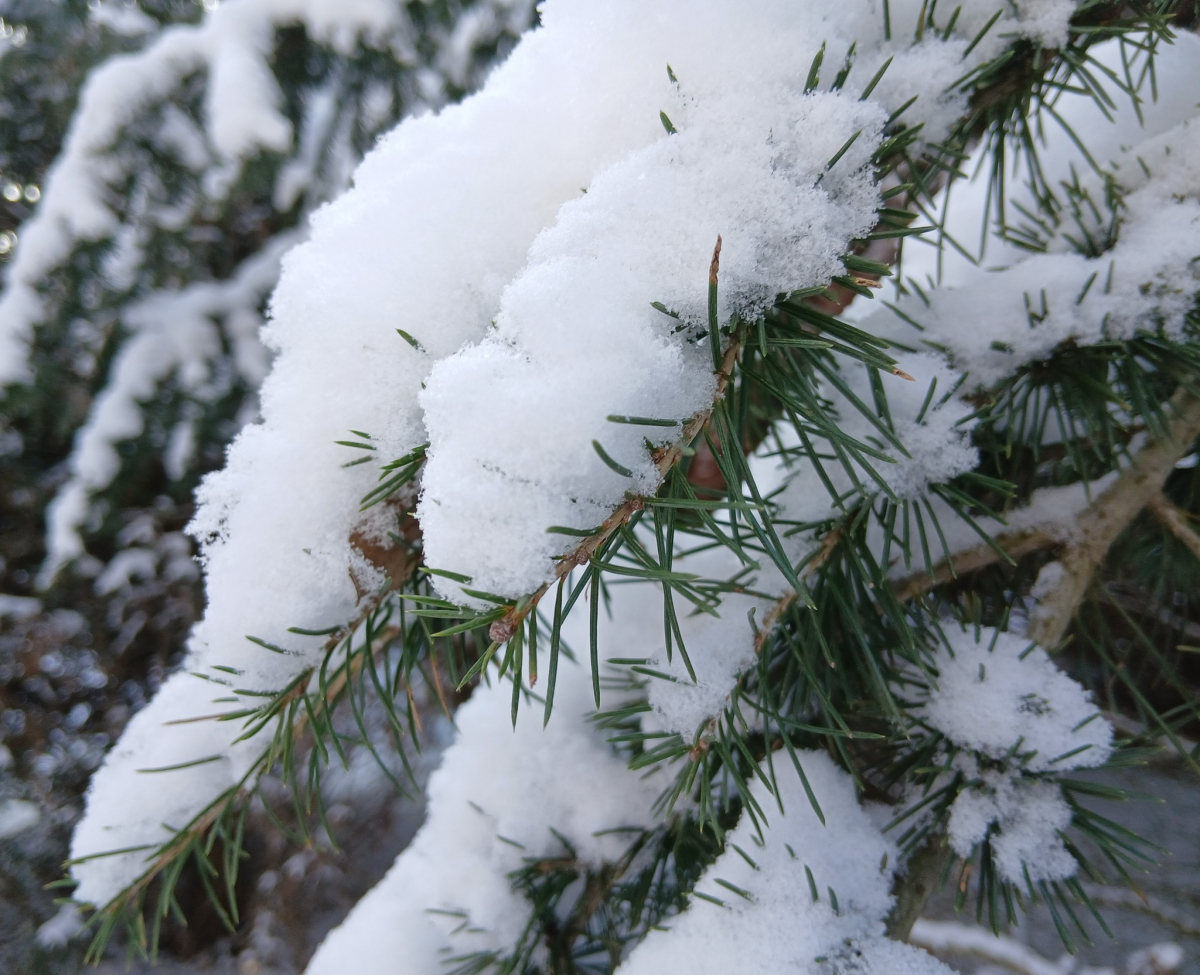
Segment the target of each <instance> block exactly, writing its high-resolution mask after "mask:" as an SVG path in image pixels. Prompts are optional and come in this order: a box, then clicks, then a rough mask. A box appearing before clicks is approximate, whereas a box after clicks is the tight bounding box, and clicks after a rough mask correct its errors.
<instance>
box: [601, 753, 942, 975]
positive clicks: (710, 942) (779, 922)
mask: <svg viewBox="0 0 1200 975" xmlns="http://www.w3.org/2000/svg"><path fill="white" fill-rule="evenodd" d="M798 757H799V760H800V763H801V765H802V766H803V767H804V772H805V775H806V776H807V778H808V781H809V784H810V785H811V786H812V790H813V793H814V795H815V796H816V798H817V801H818V803H819V804H820V806H821V811H822V812H823V813H824V814H825V825H822V824H821V822H820V820H819V819H818V818H817V815H816V813H815V812H814V811H813V809H812V806H811V805H810V803H809V801H808V798H807V797H806V796H805V793H804V789H803V787H802V785H801V782H800V777H799V776H798V775H797V774H796V771H795V770H794V769H793V768H792V766H791V763H790V762H788V761H786V760H785V761H783V762H778V761H777V762H776V781H777V783H778V794H777V796H772V795H770V794H769V793H768V792H767V790H766V788H765V786H764V785H763V783H762V782H761V780H759V779H757V778H756V779H754V780H753V784H752V785H751V793H752V795H753V797H754V799H755V801H756V802H757V803H759V804H760V805H761V807H762V808H763V809H764V810H765V812H766V816H767V818H768V824H767V826H766V827H765V828H763V829H762V831H761V837H760V835H759V830H758V829H757V828H756V827H755V825H754V824H753V822H752V821H751V817H750V816H749V815H748V814H747V813H746V812H743V813H742V818H741V820H740V821H739V822H738V825H737V827H736V828H735V829H734V830H732V831H731V832H730V833H729V835H728V837H727V838H726V848H725V852H724V853H723V854H721V856H720V857H719V858H718V859H717V861H716V863H714V864H713V865H712V866H711V867H709V868H708V869H707V870H706V871H705V872H704V875H703V876H702V877H701V878H700V880H699V882H698V883H697V884H696V890H697V891H698V892H700V893H703V894H705V895H707V896H708V897H712V898H716V899H717V900H718V901H719V902H720V904H714V903H712V901H709V900H703V899H700V898H693V900H692V903H691V905H690V906H689V908H688V910H687V911H685V912H684V913H683V914H682V915H680V916H679V917H676V918H674V919H672V920H670V921H668V922H665V923H664V927H666V928H667V930H665V931H663V930H655V931H651V932H650V934H648V935H647V936H646V938H645V940H644V941H643V942H642V943H641V944H640V945H638V946H637V947H636V948H634V949H633V951H632V952H631V954H630V956H629V960H628V961H626V962H625V964H623V965H621V966H620V968H618V972H620V973H621V975H658V973H661V972H682V971H686V972H694V973H696V975H709V973H712V975H718V973H726V972H735V971H736V972H745V973H747V975H757V973H762V975H775V973H777V972H812V973H817V972H821V971H822V968H821V962H820V960H821V959H824V958H826V957H828V956H830V955H833V954H835V953H837V952H838V951H839V949H842V948H843V947H844V946H845V943H846V942H859V943H862V942H870V941H873V940H874V939H876V938H880V937H882V935H883V918H884V916H885V915H886V914H887V912H888V910H889V909H890V908H891V905H892V898H891V894H890V889H891V882H892V871H891V869H890V868H889V867H888V866H887V864H888V863H890V864H892V865H894V864H895V862H896V856H897V850H896V848H895V847H894V846H893V844H892V843H891V841H890V840H887V839H885V838H884V836H883V834H882V833H880V831H879V829H878V827H877V826H876V825H875V824H874V822H872V820H871V818H870V817H869V816H868V814H867V812H866V811H865V810H864V809H863V808H862V807H861V806H860V805H859V802H858V799H857V797H856V796H855V794H854V784H853V782H852V781H851V779H850V776H849V775H848V774H846V773H845V772H843V771H842V770H841V769H839V768H837V767H836V766H835V765H834V764H833V761H832V760H831V759H830V758H829V756H828V755H827V754H825V753H824V752H813V751H801V752H799V753H798ZM780 807H782V812H781V811H780ZM739 851H740V852H739ZM885 858H886V860H885ZM809 872H811V876H812V883H813V884H815V886H816V891H817V896H816V898H814V897H813V894H812V888H811V887H810V883H809V879H808V878H809ZM718 880H722V881H725V883H726V884H730V885H732V886H733V887H736V888H738V889H739V890H742V891H745V892H746V896H745V897H743V896H741V895H739V894H738V893H736V892H735V891H733V890H731V889H730V888H729V887H727V886H725V885H723V884H720V883H718ZM831 888H832V893H831V892H830V890H831ZM835 896H836V902H837V906H836V908H835V906H834V897H835ZM931 961H932V959H931ZM850 970H852V969H850ZM868 970H869V969H868ZM918 971H922V972H925V971H928V972H931V973H932V972H936V971H937V969H935V968H932V967H931V968H928V969H918Z"/></svg>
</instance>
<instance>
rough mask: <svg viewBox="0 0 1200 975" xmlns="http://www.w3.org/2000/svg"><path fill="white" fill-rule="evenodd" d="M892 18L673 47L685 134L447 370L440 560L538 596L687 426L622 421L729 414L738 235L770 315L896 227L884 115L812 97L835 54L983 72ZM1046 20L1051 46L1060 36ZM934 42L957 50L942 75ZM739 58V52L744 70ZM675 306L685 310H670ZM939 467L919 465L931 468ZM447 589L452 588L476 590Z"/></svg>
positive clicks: (432, 511) (816, 21) (585, 219)
mask: <svg viewBox="0 0 1200 975" xmlns="http://www.w3.org/2000/svg"><path fill="white" fill-rule="evenodd" d="M968 6H969V5H968ZM1053 6H1055V7H1056V8H1057V9H1059V10H1060V12H1061V10H1062V9H1069V8H1070V6H1071V5H1070V4H1066V5H1064V4H1061V3H1060V4H1054V5H1053ZM1029 7H1030V9H1034V8H1037V9H1038V10H1041V11H1042V13H1044V12H1045V11H1044V10H1042V6H1041V5H1036V4H1031V5H1029ZM874 13H875V11H873V10H872V11H870V12H868V11H866V10H862V9H859V8H858V6H857V5H855V4H847V5H843V6H841V7H839V8H837V10H828V9H827V10H819V8H818V7H817V6H816V5H812V6H811V7H806V6H802V5H792V7H791V9H789V10H787V11H784V10H778V9H775V6H774V5H764V6H763V7H762V9H755V11H754V13H753V14H751V13H745V16H744V18H743V20H744V21H745V22H744V23H739V24H738V25H737V26H736V29H735V28H732V27H731V29H730V32H728V33H727V34H726V37H725V43H724V44H723V45H722V49H721V55H720V56H721V59H722V60H719V61H713V62H712V63H709V64H704V65H700V64H697V65H695V66H694V67H693V65H692V64H691V63H689V62H688V61H686V60H683V59H682V55H683V52H684V50H685V49H684V47H683V45H682V44H679V45H678V49H679V51H680V55H678V56H674V55H670V54H669V53H668V57H667V59H668V60H670V61H671V62H672V64H673V66H674V68H675V74H676V76H677V77H678V78H679V79H680V83H679V89H678V91H677V92H670V93H664V99H663V102H662V103H661V104H662V105H663V107H664V108H665V109H667V110H668V111H669V114H670V116H671V118H672V121H673V122H674V124H675V127H676V128H678V130H679V131H678V134H676V135H671V136H667V135H665V134H664V135H662V136H661V137H660V138H659V140H658V141H657V143H656V144H654V145H652V146H650V147H647V148H646V149H645V150H643V151H642V152H640V153H636V154H634V155H632V156H630V157H628V158H626V159H623V160H622V161H621V162H620V163H619V164H618V165H616V166H614V167H613V168H612V169H611V170H610V171H609V172H607V173H605V174H604V175H603V176H602V177H601V178H600V179H598V180H597V181H596V182H595V184H594V185H592V186H591V187H589V188H588V192H587V195H586V196H584V197H582V198H581V199H577V200H574V201H572V202H570V203H568V204H567V205H566V206H564V207H563V209H562V211H561V212H560V214H559V218H558V221H557V223H556V224H555V226H554V227H552V228H549V229H548V230H546V231H545V232H544V233H543V234H542V235H541V236H540V237H539V238H538V240H537V242H536V244H535V245H534V247H533V248H532V249H531V251H530V255H529V263H528V264H527V265H526V267H525V268H524V269H523V271H522V273H521V275H520V276H519V277H518V278H517V280H516V281H514V282H513V283H512V284H511V285H510V286H509V287H508V289H507V290H506V291H505V293H504V296H503V298H502V301H501V306H500V310H499V314H498V316H497V318H496V328H495V330H494V331H493V332H491V333H489V335H488V336H487V338H486V339H485V340H484V341H483V342H481V343H480V344H478V345H476V346H473V347H470V348H467V349H464V350H463V351H462V352H460V353H459V354H458V355H456V356H453V357H451V358H449V359H448V360H447V361H445V362H442V363H439V364H438V365H437V366H436V367H435V368H434V370H433V372H432V374H431V376H430V379H429V382H428V386H427V389H426V391H425V393H424V394H423V396H422V398H421V404H422V406H423V408H424V411H425V424H426V427H427V429H428V432H429V438H430V444H431V446H430V451H429V460H428V464H427V466H426V470H425V475H424V489H423V495H422V501H421V505H420V508H419V510H418V516H419V519H420V521H421V525H422V529H423V533H424V539H425V550H426V557H427V560H428V561H429V562H430V564H432V565H435V566H438V567H439V568H443V569H448V570H451V571H454V572H457V573H462V574H465V575H467V576H469V577H470V578H471V580H472V587H473V588H475V589H480V590H483V591H486V592H492V593H498V594H501V595H505V596H512V597H518V596H521V595H524V594H526V593H529V592H531V591H533V590H535V589H537V588H538V587H539V586H540V585H542V584H543V583H545V582H546V581H548V580H549V579H550V578H551V576H552V573H553V561H552V559H553V557H554V556H556V555H561V554H562V553H563V552H564V551H566V550H567V549H568V548H569V547H570V542H569V541H567V540H565V539H567V538H569V536H563V535H561V534H547V531H546V530H547V529H548V528H549V527H551V526H555V525H558V526H567V527H570V528H574V529H588V528H593V527H595V526H596V525H598V524H600V523H601V522H602V521H603V520H604V519H605V518H606V517H607V516H608V514H609V513H610V512H611V510H612V509H613V508H614V507H616V506H617V505H618V504H619V503H620V502H621V501H622V500H623V498H624V497H625V495H626V493H627V492H633V493H649V492H651V491H653V490H654V489H655V488H656V487H657V483H658V473H657V470H656V469H655V465H654V462H653V457H652V450H653V448H654V447H656V446H660V445H662V444H663V443H666V442H669V441H670V440H672V439H673V438H674V436H678V432H679V430H678V428H674V429H672V428H669V427H665V428H664V427H646V426H637V425H630V424H615V423H611V422H608V421H607V420H606V417H608V416H609V415H613V414H616V415H627V416H641V417H652V418H656V419H660V420H670V419H674V420H677V421H683V420H686V419H687V418H688V417H690V416H691V415H693V414H694V413H696V412H698V411H699V410H701V409H703V408H705V407H706V406H707V405H708V404H709V403H711V398H712V392H713V387H714V379H713V376H712V362H711V359H710V357H709V355H708V351H707V349H706V347H705V343H704V342H703V340H702V339H699V334H700V330H701V329H702V327H703V324H704V320H705V304H704V303H705V297H706V286H705V270H706V268H707V265H708V257H709V254H710V253H711V248H712V244H713V241H714V240H715V238H716V237H717V235H718V234H721V235H722V236H723V238H724V241H725V250H724V252H723V254H722V263H721V303H720V319H721V321H722V322H726V321H728V320H729V319H730V317H731V316H732V315H735V314H736V315H739V316H741V317H742V318H753V317H754V316H755V315H756V314H757V313H758V312H759V311H761V309H762V308H763V306H764V305H765V304H766V303H768V302H769V301H770V300H771V299H772V298H773V297H774V295H775V294H777V293H779V292H782V291H787V290H790V289H794V288H801V287H806V286H810V285H814V284H822V283H824V282H825V281H827V280H828V279H829V278H830V277H831V276H832V275H833V274H835V273H837V272H838V270H839V262H838V257H839V255H840V254H842V253H844V252H845V250H846V248H847V246H848V244H849V242H850V240H851V239H853V238H854V237H856V236H859V235H861V234H863V233H865V232H866V231H867V230H868V229H869V228H870V226H871V225H872V223H873V222H874V219H875V218H874V213H873V210H874V206H875V205H876V203H877V198H876V197H875V196H874V193H873V192H872V191H871V183H870V179H869V175H870V174H869V172H868V171H867V169H866V166H867V164H868V163H869V160H870V156H871V153H872V151H873V149H874V147H875V145H876V144H877V140H878V138H879V136H880V134H881V124H882V122H883V119H884V114H883V111H882V110H880V109H877V108H875V109H873V108H872V107H871V106H870V105H869V104H868V105H864V104H863V103H862V102H860V101H857V100H856V99H855V98H853V97H852V96H850V95H839V94H836V93H814V94H809V95H807V96H802V95H801V91H802V88H801V85H802V79H804V78H805V77H806V75H807V69H808V67H809V65H810V64H811V62H812V59H813V57H814V56H815V54H816V53H817V50H818V48H819V46H820V44H821V43H822V42H824V43H825V44H826V45H827V46H832V48H833V50H834V51H836V50H837V49H838V45H839V44H841V45H843V46H844V47H845V48H846V49H848V48H849V39H855V40H857V42H858V45H859V50H860V51H865V52H866V53H864V54H863V55H861V58H860V60H861V62H862V63H861V64H860V65H858V71H859V75H853V73H852V76H853V77H854V79H855V81H856V82H857V83H858V84H865V82H866V80H867V79H869V78H870V74H868V73H867V72H868V70H869V69H870V63H871V59H872V58H875V59H877V60H878V61H879V62H882V61H883V59H884V58H885V57H889V56H890V57H893V58H894V60H893V65H900V66H901V67H899V68H898V69H897V70H900V71H903V70H905V69H904V67H903V66H904V65H910V66H912V67H914V68H915V65H916V64H918V63H919V64H920V69H919V74H913V76H912V78H913V79H914V84H915V83H916V82H915V79H916V78H918V77H919V79H920V83H921V86H920V87H919V88H918V90H917V91H916V92H915V93H916V94H919V95H921V96H922V99H923V100H921V101H920V103H921V104H925V103H926V102H930V101H936V100H937V99H938V98H940V96H941V94H942V92H943V90H944V89H945V87H946V86H947V85H949V84H950V83H951V82H952V81H953V80H954V79H956V78H957V77H959V76H960V75H961V72H962V71H963V70H964V62H963V59H962V58H963V53H964V51H965V47H966V41H965V40H961V38H956V39H955V40H954V41H953V42H949V41H948V42H943V41H940V40H932V39H931V40H929V41H922V42H919V43H918V44H917V45H916V46H915V47H914V46H913V45H912V44H911V42H909V41H907V40H906V41H905V42H904V43H903V44H901V43H900V42H899V41H888V42H885V41H884V40H883V39H882V37H880V36H879V35H878V33H876V31H877V30H878V28H879V27H881V26H882V24H881V23H880V22H878V21H875V20H874V19H873V18H872V17H871V16H870V14H874ZM910 13H911V14H913V19H914V23H915V20H916V17H917V13H918V12H917V9H916V8H914V10H912V11H905V10H901V11H898V12H897V17H898V20H897V25H900V24H903V23H905V22H906V20H905V18H906V17H907V16H908V14H910ZM968 13H970V11H969V12H968ZM974 13H975V14H981V10H974ZM990 13H991V11H990V10H989V12H988V14H987V15H984V16H982V21H986V16H990ZM970 21H971V16H968V17H967V19H966V21H964V23H969V22H970ZM872 23H874V24H875V29H872V28H871V26H870V25H871V24H872ZM1038 24H1039V25H1040V26H1037V27H1036V28H1035V29H1034V30H1033V33H1035V34H1037V33H1038V32H1039V31H1043V30H1044V29H1045V25H1044V24H1043V23H1042V21H1040V20H1039V21H1038ZM1009 26H1013V25H1009ZM1016 29H1017V31H1018V32H1019V31H1020V30H1021V27H1020V22H1019V21H1018V22H1016ZM901 33H903V30H902V29H900V28H898V29H897V36H899V34H901ZM965 36H967V37H969V36H970V35H965ZM743 38H744V39H745V41H743V40H742V39H743ZM960 40H961V45H960V46H957V47H956V46H955V45H957V44H959V41H960ZM743 43H745V47H742V44H743ZM999 43H1000V44H1001V46H1003V43H1006V42H1005V41H1000V42H999ZM931 44H932V45H937V46H939V47H944V48H946V49H947V50H950V49H952V48H953V51H954V52H955V53H953V54H952V56H950V58H949V60H948V61H946V63H945V64H942V63H941V62H937V63H935V64H933V65H931V64H930V57H929V55H928V52H927V51H925V47H926V46H927V45H931ZM735 52H738V55H737V60H736V61H735V62H729V61H727V60H725V59H729V58H731V57H732V56H733V55H734V53H735ZM993 53H994V52H993ZM889 70H891V69H889ZM902 87H903V86H902ZM850 88H851V89H853V83H852V84H851V85H850ZM879 91H880V92H881V97H882V98H883V99H885V103H886V105H887V106H888V107H892V106H893V103H894V100H898V99H904V100H907V99H906V98H905V96H906V95H907V94H908V91H907V89H904V90H903V92H898V89H897V88H896V86H895V85H892V84H891V83H890V82H889V84H887V85H884V86H882V87H881V88H880V89H879ZM884 92H886V95H884V94H882V93H884ZM962 97H963V98H965V97H966V96H965V94H964V95H963V96H962ZM964 105H965V102H964V103H963V105H958V106H957V107H953V108H952V110H951V111H950V113H949V114H948V115H946V114H945V113H943V115H944V117H941V118H940V121H939V122H938V125H937V126H934V125H931V124H930V123H931V121H932V117H931V118H930V119H926V120H923V121H925V122H926V125H927V127H928V128H929V130H930V132H931V137H932V135H934V134H939V133H943V132H944V129H945V126H946V125H947V124H949V122H950V121H952V120H953V118H955V117H957V116H958V115H959V114H960V113H961V111H962V108H963V107H964ZM939 126H940V127H939ZM855 133H858V138H857V140H856V141H855V142H854V145H853V147H852V148H851V149H850V150H849V151H848V152H846V154H845V155H844V156H843V157H842V158H841V159H840V160H839V162H838V164H837V165H836V166H835V167H834V169H833V171H832V172H830V173H828V174H826V173H824V167H825V165H826V164H827V162H828V161H829V160H831V159H833V158H834V156H835V155H836V154H837V152H838V151H839V150H840V149H841V148H842V147H843V146H845V145H846V142H847V140H848V139H850V138H851V137H852V136H854V135H855ZM655 301H657V302H660V303H662V304H664V305H665V306H666V307H668V308H670V309H671V310H673V311H674V312H676V313H677V314H678V315H679V319H678V320H677V319H675V318H673V317H671V316H669V315H664V314H663V313H661V312H658V311H656V310H655V309H654V308H652V307H651V303H652V302H655ZM688 326H691V327H688ZM698 339H699V340H698ZM664 431H665V432H664ZM596 444H599V445H600V447H599V448H596V447H595V446H594V445H596ZM601 449H602V450H603V451H604V452H605V453H606V454H607V456H608V457H609V458H611V459H612V460H614V461H615V462H616V467H614V466H613V465H611V464H609V463H607V462H606V461H605V460H604V459H603V458H602V457H601V456H600V450H601ZM923 453H924V456H925V457H926V458H928V457H930V456H931V454H930V451H928V450H926V451H924V452H923ZM954 460H955V458H950V459H949V460H948V463H949V464H950V465H951V466H952V465H953V464H954ZM618 468H620V469H623V470H624V471H627V472H628V473H623V472H622V470H619V469H618ZM920 469H921V465H919V464H914V465H911V471H912V473H913V474H914V475H917V474H919V472H920ZM935 476H936V474H935ZM441 585H442V588H443V590H444V592H445V594H446V595H447V596H448V597H449V598H457V599H460V600H462V599H463V598H464V597H463V596H462V594H461V593H460V592H459V590H458V588H457V587H456V586H454V585H453V584H452V583H449V582H446V583H444V584H441ZM467 601H468V602H470V600H467Z"/></svg>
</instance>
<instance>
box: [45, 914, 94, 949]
mask: <svg viewBox="0 0 1200 975" xmlns="http://www.w3.org/2000/svg"><path fill="white" fill-rule="evenodd" d="M83 925H84V922H83V915H82V914H81V913H80V911H79V908H77V907H76V906H75V905H74V904H63V906H62V907H60V908H59V909H58V912H57V913H56V914H55V915H54V917H52V918H50V920H49V921H45V922H44V923H43V924H42V925H41V926H40V927H39V928H38V929H37V934H36V935H35V936H34V937H35V940H36V941H37V943H38V944H39V945H41V946H43V947H46V948H59V947H61V946H62V945H65V944H66V943H67V942H68V941H70V940H71V939H72V938H74V937H76V936H77V935H79V934H80V933H82V932H83Z"/></svg>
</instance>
